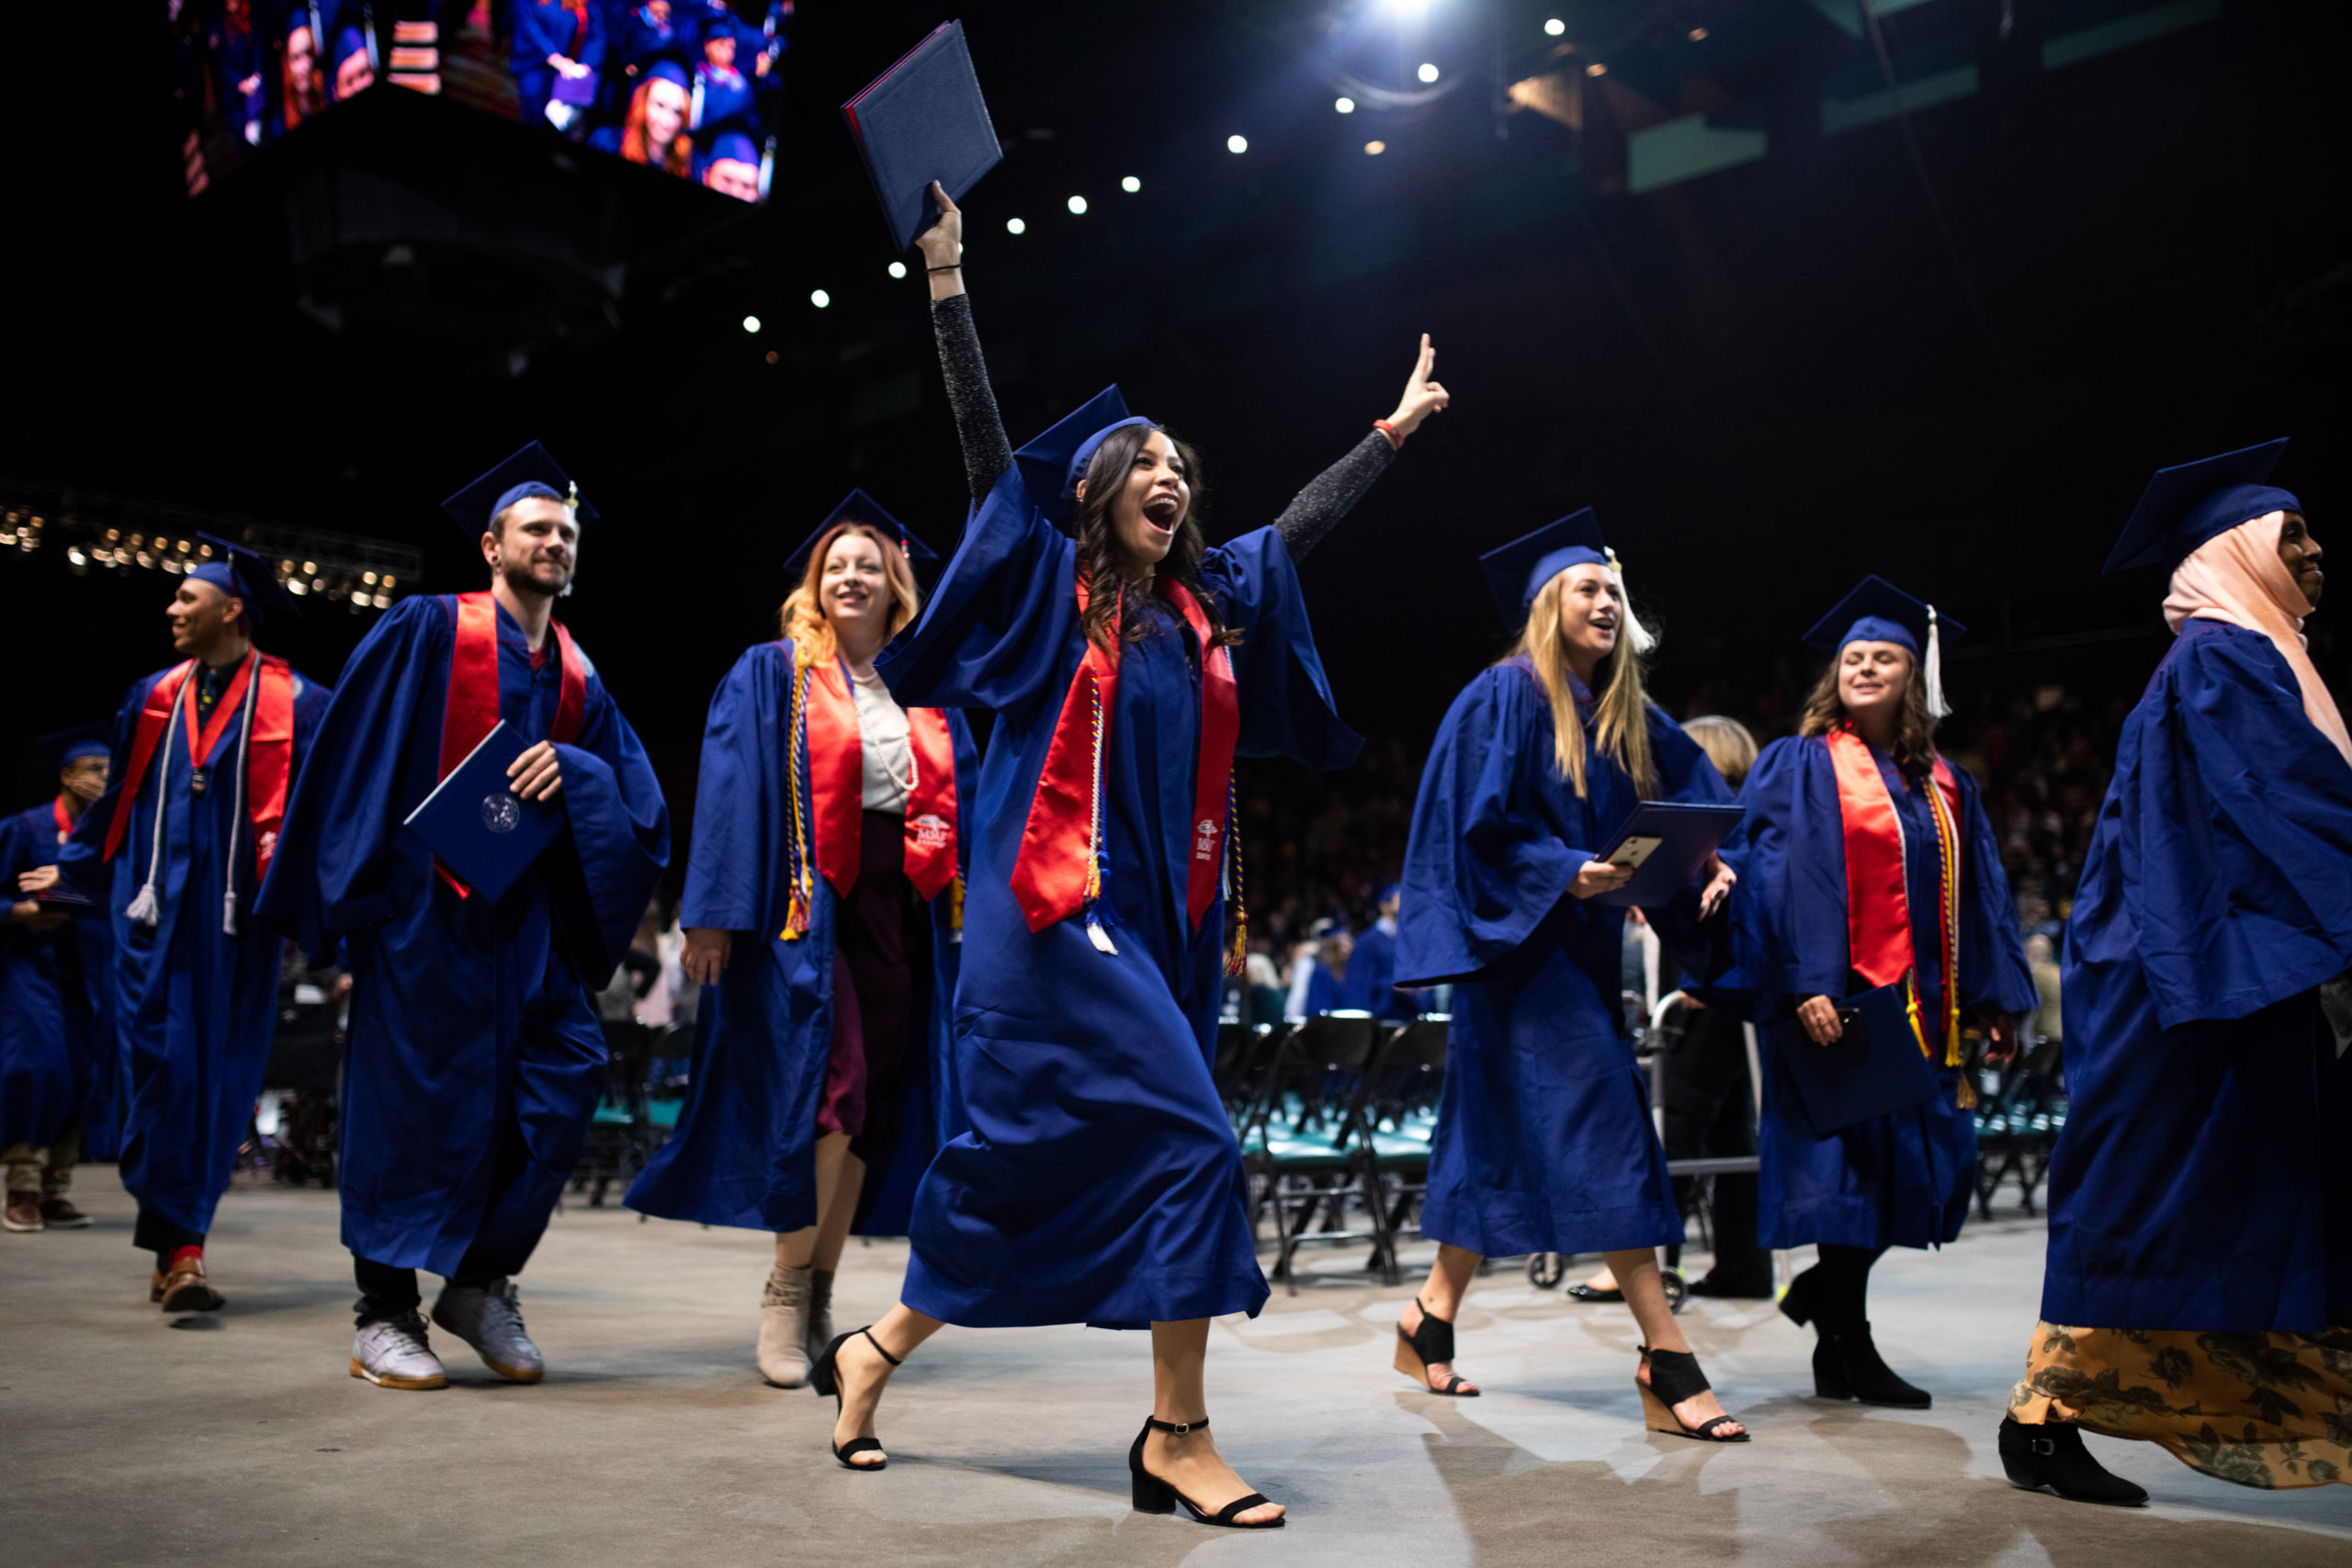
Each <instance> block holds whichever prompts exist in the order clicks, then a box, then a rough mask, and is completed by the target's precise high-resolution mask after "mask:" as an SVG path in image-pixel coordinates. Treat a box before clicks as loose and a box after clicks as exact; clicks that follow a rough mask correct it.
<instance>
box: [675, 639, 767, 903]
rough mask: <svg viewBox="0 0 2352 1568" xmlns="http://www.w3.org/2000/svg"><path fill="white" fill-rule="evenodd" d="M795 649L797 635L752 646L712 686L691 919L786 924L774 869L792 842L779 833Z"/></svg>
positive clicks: (688, 898)
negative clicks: (783, 699)
mask: <svg viewBox="0 0 2352 1568" xmlns="http://www.w3.org/2000/svg"><path fill="white" fill-rule="evenodd" d="M791 657H792V655H791V652H790V649H789V645H788V644H779V643H766V644H763V645H762V646H761V647H758V648H754V649H747V650H746V651H745V652H744V654H743V657H742V658H741V659H739V660H736V661H735V668H734V669H732V670H730V671H728V672H727V678H726V679H725V680H724V681H721V682H719V683H718V691H717V692H715V693H713V694H712V695H711V699H710V715H709V716H708V717H707V719H705V720H704V722H703V731H702V773H701V774H700V777H699V779H698V781H697V783H696V784H695V836H694V848H693V852H692V853H690V854H689V855H688V856H687V857H686V895H685V899H684V903H682V904H681V905H680V906H679V909H678V919H679V923H680V924H682V925H685V926H690V927H695V928H696V929H700V930H707V931H764V932H769V933H773V932H774V931H776V930H777V929H779V928H780V927H781V926H782V924H783V922H782V921H781V920H780V919H777V918H776V917H777V915H778V914H779V911H777V910H776V909H775V908H773V906H772V899H771V887H772V883H773V881H774V879H775V872H774V871H773V870H772V869H771V868H772V867H774V866H775V865H776V864H777V863H779V862H780V861H781V859H782V857H783V856H784V853H785V846H784V845H783V844H782V843H781V842H772V841H771V840H772V839H774V838H775V837H776V835H777V834H780V833H781V832H782V831H783V828H784V812H785V809H786V806H785V798H784V792H785V780H784V755H785V748H784V746H783V745H782V743H781V741H780V740H779V737H781V736H782V735H783V734H784V732H785V720H786V715H785V714H783V713H781V712H779V711H777V706H776V694H777V692H778V691H779V690H781V689H782V687H783V683H784V682H785V681H786V680H788V679H789V678H790V671H791V665H790V660H791Z"/></svg>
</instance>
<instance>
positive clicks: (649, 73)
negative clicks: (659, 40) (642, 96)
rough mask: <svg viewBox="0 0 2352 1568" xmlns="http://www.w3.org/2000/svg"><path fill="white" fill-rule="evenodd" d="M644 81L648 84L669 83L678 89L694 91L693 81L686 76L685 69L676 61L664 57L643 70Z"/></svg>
mask: <svg viewBox="0 0 2352 1568" xmlns="http://www.w3.org/2000/svg"><path fill="white" fill-rule="evenodd" d="M645 80H646V81H648V82H669V83H673V84H674V85H678V86H680V87H684V88H685V89H686V90H687V91H689V92H692V91H693V90H694V81H693V79H692V78H691V77H689V76H688V75H687V74H686V68H685V67H684V66H683V65H681V64H679V63H678V62H676V61H674V60H671V59H669V58H667V57H666V56H665V57H664V58H662V59H660V60H657V61H655V62H653V63H652V64H650V65H649V66H647V67H646V68H645Z"/></svg>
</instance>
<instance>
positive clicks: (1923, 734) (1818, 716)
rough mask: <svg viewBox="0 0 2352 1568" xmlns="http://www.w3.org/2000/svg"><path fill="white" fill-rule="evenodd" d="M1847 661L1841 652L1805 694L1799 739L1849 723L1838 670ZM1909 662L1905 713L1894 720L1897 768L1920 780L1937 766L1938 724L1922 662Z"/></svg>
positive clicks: (1904, 696)
mask: <svg viewBox="0 0 2352 1568" xmlns="http://www.w3.org/2000/svg"><path fill="white" fill-rule="evenodd" d="M1845 659H1846V650H1845V649H1842V648H1841V649H1838V652H1837V654H1836V655H1835V656H1834V657H1832V658H1831V659H1830V660H1829V668H1828V669H1826V670H1824V671H1822V672H1821V679H1820V680H1818V681H1815V682H1814V683H1813V690H1812V691H1811V692H1809V693H1807V694H1805V699H1804V713H1803V715H1802V716H1800V717H1799V718H1798V720H1797V733H1798V734H1799V735H1802V736H1806V737H1812V736H1818V735H1826V734H1828V733H1829V732H1830V731H1831V730H1833V729H1835V728H1838V726H1839V725H1841V724H1843V723H1845V722H1846V704H1845V702H1844V700H1843V699H1842V698H1840V697H1839V696H1838V666H1839V665H1840V664H1842V663H1843V662H1845ZM1905 659H1906V660H1907V661H1908V663H1909V665H1910V670H1911V675H1910V679H1909V680H1908V681H1907V682H1905V684H1904V687H1903V711H1902V712H1901V713H1899V714H1897V715H1896V716H1895V719H1894V766H1895V768H1896V770H1897V771H1898V772H1900V773H1902V774H1903V776H1904V777H1905V778H1906V779H1920V778H1925V777H1927V776H1928V773H1929V772H1930V771H1931V770H1933V769H1934V767H1935V765H1936V721H1935V720H1934V719H1932V718H1930V717H1928V682H1927V681H1926V680H1925V679H1923V678H1922V677H1921V675H1920V673H1919V661H1918V660H1917V659H1911V658H1909V656H1908V655H1907V654H1906V655H1905Z"/></svg>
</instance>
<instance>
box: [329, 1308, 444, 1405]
mask: <svg viewBox="0 0 2352 1568" xmlns="http://www.w3.org/2000/svg"><path fill="white" fill-rule="evenodd" d="M351 1375H352V1376H353V1377H356V1378H366V1379H367V1380H368V1382H372V1383H374V1384H375V1385H376V1386H377V1387H378V1388H446V1387H447V1386H448V1383H449V1379H448V1377H447V1374H446V1373H444V1372H443V1371H442V1370H441V1358H440V1357H438V1356H436V1355H435V1354H434V1353H433V1347H432V1346H431V1345H428V1344H426V1343H425V1338H424V1319H423V1318H421V1317H419V1316H417V1315H416V1314H415V1313H413V1312H404V1313H402V1314H400V1316H398V1317H388V1318H385V1319H382V1320H381V1321H379V1322H376V1323H371V1324H368V1325H366V1326H365V1327H363V1328H361V1329H360V1331H359V1332H358V1333H357V1334H356V1335H355V1336H354V1337H352V1341H351Z"/></svg>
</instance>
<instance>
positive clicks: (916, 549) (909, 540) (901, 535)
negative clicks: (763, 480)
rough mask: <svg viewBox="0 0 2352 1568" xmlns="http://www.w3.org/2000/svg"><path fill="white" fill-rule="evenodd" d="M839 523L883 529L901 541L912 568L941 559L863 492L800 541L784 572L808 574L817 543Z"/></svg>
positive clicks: (849, 498)
mask: <svg viewBox="0 0 2352 1568" xmlns="http://www.w3.org/2000/svg"><path fill="white" fill-rule="evenodd" d="M837 523H864V524H866V525H869V526H871V527H876V528H879V529H881V530H882V532H883V533H885V534H888V536H890V537H892V538H894V539H896V540H898V541H899V548H900V549H902V550H904V551H906V554H907V561H908V564H909V565H910V566H914V567H922V566H924V565H926V564H928V563H930V562H933V561H936V560H937V559H938V558H939V557H938V555H937V554H936V553H934V552H933V549H932V548H931V547H930V546H928V545H926V544H924V543H923V542H922V540H921V539H918V538H916V537H915V536H914V535H912V534H911V533H909V532H908V531H907V525H905V524H903V523H901V522H899V520H898V519H897V518H895V517H893V516H891V515H890V514H889V513H888V512H885V511H884V510H882V506H881V503H880V502H876V500H875V499H874V498H873V497H872V496H870V495H868V494H866V493H865V491H862V490H854V491H850V492H849V494H848V496H847V497H845V498H844V499H843V500H842V503H841V504H840V505H839V506H836V507H834V508H833V511H832V515H831V516H830V517H827V518H826V519H825V520H824V521H823V522H822V523H820V524H818V525H817V526H816V528H815V530H814V531H813V532H811V533H810V534H809V536H808V537H807V538H805V539H803V540H801V541H800V547H799V548H797V549H796V550H794V551H793V552H792V554H791V556H790V557H788V558H786V561H785V563H784V570H785V571H786V574H787V575H789V576H793V577H797V576H799V575H800V573H801V572H802V571H803V570H806V568H807V567H808V565H809V551H810V550H813V549H815V548H816V547H817V541H818V540H820V539H821V538H823V537H824V536H825V533H826V530H828V529H830V528H831V527H832V526H833V525H835V524H837Z"/></svg>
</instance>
